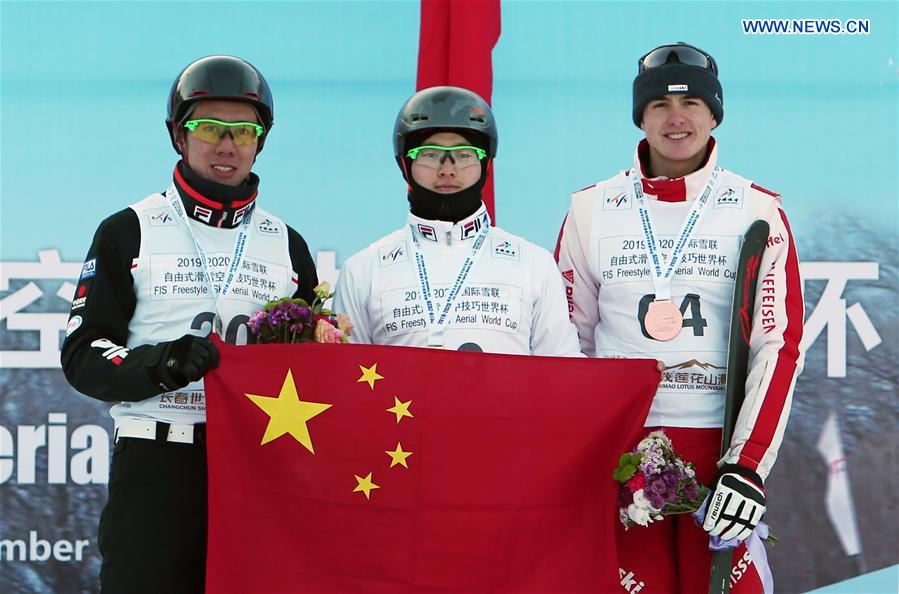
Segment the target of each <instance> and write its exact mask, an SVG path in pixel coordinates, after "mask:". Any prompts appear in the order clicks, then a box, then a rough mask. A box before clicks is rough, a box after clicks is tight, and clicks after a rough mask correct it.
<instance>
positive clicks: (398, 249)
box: [378, 241, 409, 268]
mask: <svg viewBox="0 0 899 594" xmlns="http://www.w3.org/2000/svg"><path fill="white" fill-rule="evenodd" d="M378 254H379V255H380V256H381V268H384V267H385V266H392V265H394V264H398V263H400V262H406V261H407V260H408V259H409V250H408V249H406V242H405V241H404V242H402V243H396V244H393V245H389V246H386V247H382V248H380V249H378Z"/></svg>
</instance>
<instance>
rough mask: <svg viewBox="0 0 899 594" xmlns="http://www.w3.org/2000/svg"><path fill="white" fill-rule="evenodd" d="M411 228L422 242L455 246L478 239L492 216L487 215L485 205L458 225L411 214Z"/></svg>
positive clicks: (488, 224)
mask: <svg viewBox="0 0 899 594" xmlns="http://www.w3.org/2000/svg"><path fill="white" fill-rule="evenodd" d="M409 226H410V227H412V233H414V234H415V236H416V237H417V238H418V239H419V240H420V241H424V242H432V243H436V244H439V245H454V244H456V243H459V242H467V241H469V240H471V239H474V238H475V237H477V235H478V232H480V230H481V229H483V228H484V227H485V226H490V215H489V214H487V207H486V206H484V204H483V203H481V207H480V208H478V209H477V210H476V211H475V212H474V214H472V215H470V216H468V217H466V218H464V219H462V220H461V221H459V222H458V223H451V222H449V221H432V220H430V219H423V218H421V217H417V216H415V215H414V214H412V213H411V212H410V213H409Z"/></svg>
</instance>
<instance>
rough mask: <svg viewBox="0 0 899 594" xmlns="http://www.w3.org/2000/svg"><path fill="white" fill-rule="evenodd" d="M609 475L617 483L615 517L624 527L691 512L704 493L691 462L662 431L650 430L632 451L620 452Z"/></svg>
mask: <svg viewBox="0 0 899 594" xmlns="http://www.w3.org/2000/svg"><path fill="white" fill-rule="evenodd" d="M612 476H613V477H614V478H615V480H616V481H618V482H619V483H621V485H620V486H619V490H618V505H619V507H618V519H619V520H621V523H622V524H624V527H625V528H630V527H631V526H636V525H640V526H648V525H649V524H651V523H652V522H654V521H656V520H661V519H662V518H663V517H664V516H670V515H673V514H685V513H692V512H695V511H696V510H697V509H699V506H700V505H702V502H703V501H704V500H705V497H706V493H707V492H708V489H706V488H705V487H704V486H702V485H701V484H699V482H698V481H697V480H696V472H695V471H694V470H693V465H692V464H690V463H689V462H684V461H683V460H681V459H680V458H678V457H677V454H675V453H674V446H673V445H672V444H671V440H670V439H669V438H668V436H667V435H665V432H664V431H653V432H652V433H650V434H649V435H647V436H646V437H645V438H644V439H643V440H642V441H641V442H640V443H639V444H637V448H636V449H635V450H634V451H632V452H628V453H626V454H622V455H621V458H620V459H619V460H618V468H616V469H615V472H614V473H612Z"/></svg>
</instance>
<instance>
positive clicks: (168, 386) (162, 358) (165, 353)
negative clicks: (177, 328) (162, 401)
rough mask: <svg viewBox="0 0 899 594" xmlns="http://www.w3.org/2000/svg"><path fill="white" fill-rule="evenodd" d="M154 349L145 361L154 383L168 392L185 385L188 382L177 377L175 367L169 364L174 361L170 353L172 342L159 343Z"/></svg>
mask: <svg viewBox="0 0 899 594" xmlns="http://www.w3.org/2000/svg"><path fill="white" fill-rule="evenodd" d="M154 351H155V352H154V353H153V354H152V356H151V357H150V358H149V360H148V361H147V367H149V368H150V376H151V377H152V378H153V381H155V382H156V385H157V386H159V388H160V389H161V390H162V391H164V392H170V391H172V390H176V389H178V388H183V387H184V386H186V385H187V384H188V383H189V382H188V381H187V380H186V379H185V378H183V377H178V376H177V375H176V374H177V373H178V371H177V369H176V368H175V367H173V366H172V365H170V363H172V362H175V359H174V358H173V357H172V354H171V353H172V343H171V342H162V343H159V344H158V345H156V346H155V347H154ZM178 375H180V374H178Z"/></svg>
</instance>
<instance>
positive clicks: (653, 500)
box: [646, 493, 665, 509]
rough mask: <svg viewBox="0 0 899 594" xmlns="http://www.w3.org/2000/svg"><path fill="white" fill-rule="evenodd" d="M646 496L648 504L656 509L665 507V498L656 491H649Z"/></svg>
mask: <svg viewBox="0 0 899 594" xmlns="http://www.w3.org/2000/svg"><path fill="white" fill-rule="evenodd" d="M646 498H647V499H648V500H649V504H650V505H651V506H653V507H654V508H656V509H662V508H663V507H665V500H664V499H662V497H661V496H660V495H659V494H658V493H649V495H647V496H646Z"/></svg>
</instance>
